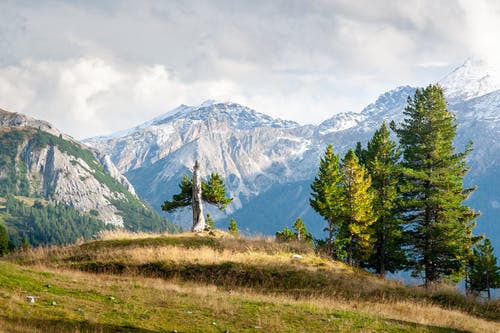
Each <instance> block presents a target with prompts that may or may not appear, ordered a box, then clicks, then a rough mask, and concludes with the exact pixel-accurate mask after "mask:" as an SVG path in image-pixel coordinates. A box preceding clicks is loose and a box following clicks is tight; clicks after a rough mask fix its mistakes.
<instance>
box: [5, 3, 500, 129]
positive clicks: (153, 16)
mask: <svg viewBox="0 0 500 333" xmlns="http://www.w3.org/2000/svg"><path fill="white" fill-rule="evenodd" d="M499 11H500V9H499V5H497V4H496V2H495V1H488V0H478V1H466V0H464V1H461V0H454V1H446V2H443V1H433V0H428V1H421V0H408V1H390V0H377V1H373V0H365V1H348V0H332V1H330V0H328V1H320V0H316V1H310V2H304V1H292V0H290V1H284V2H273V1H265V0H262V1H258V0H256V1H252V2H234V1H223V0H220V1H215V0H214V1H208V0H207V1H202V2H196V1H168V2H165V1H146V0H145V1H141V2H137V1H117V2H113V1H110V2H101V1H85V2H73V1H50V2H0V107H3V108H7V109H10V110H12V111H18V112H24V113H28V114H31V115H35V116H38V117H40V118H44V119H47V120H49V121H51V122H53V123H54V125H56V126H58V127H60V128H61V129H62V130H63V131H66V132H69V134H73V135H74V136H76V137H86V136H90V135H94V134H105V133H109V132H111V131H114V130H119V129H123V128H126V127H130V126H133V125H136V124H137V123H140V122H142V121H146V120H149V119H150V118H152V117H154V116H156V115H158V114H159V113H162V112H165V111H167V110H169V109H171V108H173V107H176V106H177V105H178V104H182V103H184V104H197V103H200V102H202V101H203V100H205V99H220V100H232V101H235V102H239V103H242V104H247V105H248V106H250V107H253V108H255V109H257V111H260V112H265V113H269V114H270V115H273V116H278V117H281V118H288V119H292V120H296V121H299V122H302V123H311V122H312V123H318V122H320V121H322V120H324V119H325V118H328V117H330V116H331V115H332V114H334V113H338V112H343V111H360V110H361V109H362V108H363V107H364V106H365V105H367V104H368V103H370V102H372V101H373V99H375V98H376V97H377V95H378V94H380V93H383V92H384V91H386V90H388V89H391V88H394V87H396V86H398V85H406V84H410V85H427V84H428V83H430V82H436V81H437V80H439V79H440V78H441V77H443V76H444V75H445V74H447V72H448V71H450V70H451V69H453V68H454V67H455V66H457V65H460V64H461V63H462V62H463V61H464V60H465V59H466V58H467V57H469V56H470V55H479V56H480V57H481V58H486V59H487V60H488V61H498V59H500V49H499V46H498V43H497V41H496V39H497V36H496V35H497V32H498V31H500V23H499V22H500V13H499Z"/></svg>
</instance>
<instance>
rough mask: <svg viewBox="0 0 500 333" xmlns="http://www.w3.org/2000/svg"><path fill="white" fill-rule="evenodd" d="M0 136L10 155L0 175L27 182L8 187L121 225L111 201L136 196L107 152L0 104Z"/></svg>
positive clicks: (116, 210)
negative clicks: (7, 109)
mask: <svg viewBox="0 0 500 333" xmlns="http://www.w3.org/2000/svg"><path fill="white" fill-rule="evenodd" d="M0 136H1V137H2V140H5V141H4V142H6V143H9V148H10V149H12V151H10V152H3V153H5V154H7V155H10V156H11V158H10V159H7V158H5V159H4V163H2V164H1V166H0V179H2V178H3V179H4V180H5V179H7V178H8V177H10V178H15V179H16V183H17V184H28V185H27V186H24V187H23V186H20V185H19V186H13V187H12V188H11V189H10V190H11V192H13V193H16V192H17V194H21V195H25V196H35V197H42V198H45V199H47V200H49V201H52V202H55V203H65V204H68V205H71V206H73V207H75V208H76V209H77V210H79V211H81V212H85V213H91V214H93V215H97V216H98V217H99V218H100V219H101V220H102V221H104V222H105V223H107V224H112V225H115V226H119V227H123V226H124V220H123V216H122V214H121V211H120V209H118V207H117V205H116V202H119V201H129V200H130V199H131V198H133V200H137V201H138V198H137V197H136V194H135V190H134V188H133V186H132V185H131V184H130V183H129V182H128V180H127V179H126V178H125V177H124V176H123V175H122V174H120V172H119V171H118V169H117V168H116V167H115V166H114V164H113V162H112V161H111V159H110V158H109V156H106V155H104V154H102V153H100V152H99V151H97V150H90V149H88V148H87V147H85V146H83V145H81V144H80V143H78V142H77V141H75V140H74V139H72V138H71V137H69V136H66V135H63V134H62V133H60V132H59V131H58V130H57V129H55V128H54V127H52V126H51V125H50V124H49V123H47V122H44V121H39V120H35V119H33V118H30V117H27V116H24V115H21V114H17V113H10V112H7V111H4V110H0ZM9 138H12V139H10V140H9ZM7 155H6V156H7ZM13 175H15V177H13ZM4 190H5V189H4Z"/></svg>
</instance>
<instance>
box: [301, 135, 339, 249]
mask: <svg viewBox="0 0 500 333" xmlns="http://www.w3.org/2000/svg"><path fill="white" fill-rule="evenodd" d="M339 160H340V159H339V156H338V155H336V154H335V153H334V152H333V146H332V145H328V147H327V148H326V151H325V155H324V156H323V157H322V158H321V160H320V164H319V170H318V174H317V175H316V177H315V178H314V182H313V183H312V185H311V190H312V192H311V198H310V199H309V203H310V205H311V207H312V208H313V209H314V210H315V211H316V212H318V214H319V215H321V216H323V218H324V219H325V220H326V222H327V227H326V228H325V230H326V231H328V239H327V244H328V251H329V252H330V255H331V256H333V257H335V256H336V255H337V254H336V251H335V249H336V244H335V238H336V236H337V233H338V230H339V225H338V222H339V217H340V216H341V198H342V195H343V190H342V186H341V185H342V184H341V181H342V175H341V174H340V170H339Z"/></svg>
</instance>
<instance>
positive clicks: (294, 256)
mask: <svg viewBox="0 0 500 333" xmlns="http://www.w3.org/2000/svg"><path fill="white" fill-rule="evenodd" d="M292 259H295V260H301V259H304V257H303V256H301V255H300V254H293V255H292Z"/></svg>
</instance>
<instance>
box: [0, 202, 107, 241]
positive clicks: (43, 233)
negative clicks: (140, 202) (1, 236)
mask: <svg viewBox="0 0 500 333" xmlns="http://www.w3.org/2000/svg"><path fill="white" fill-rule="evenodd" d="M5 200H6V201H5V207H4V208H3V211H0V214H1V216H3V220H4V223H5V225H6V227H7V232H8V237H9V241H10V243H11V245H10V248H11V249H12V248H19V247H21V246H38V245H42V244H56V245H62V244H69V243H75V242H76V241H77V240H78V239H85V240H88V239H91V238H92V237H93V236H95V235H97V233H98V232H99V231H100V230H106V229H109V228H110V226H106V225H105V224H104V222H102V221H101V220H99V219H98V218H97V217H95V216H92V215H91V214H81V213H80V212H78V211H77V210H76V209H75V208H73V207H71V206H68V205H65V204H56V205H49V204H47V205H44V204H42V202H41V201H39V200H35V201H34V204H33V205H32V206H28V205H26V204H25V203H24V202H23V201H21V200H18V199H16V198H15V197H14V196H12V195H7V196H6V198H5Z"/></svg>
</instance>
